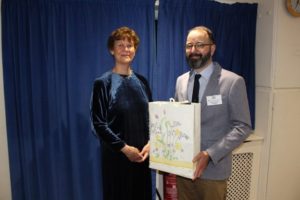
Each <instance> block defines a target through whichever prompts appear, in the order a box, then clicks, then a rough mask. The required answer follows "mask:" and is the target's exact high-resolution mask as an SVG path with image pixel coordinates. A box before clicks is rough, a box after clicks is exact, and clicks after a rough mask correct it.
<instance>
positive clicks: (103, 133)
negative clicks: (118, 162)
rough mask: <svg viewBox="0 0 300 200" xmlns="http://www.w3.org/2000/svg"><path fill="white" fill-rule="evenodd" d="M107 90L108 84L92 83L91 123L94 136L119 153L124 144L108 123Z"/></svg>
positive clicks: (97, 81)
mask: <svg viewBox="0 0 300 200" xmlns="http://www.w3.org/2000/svg"><path fill="white" fill-rule="evenodd" d="M109 90H110V86H109V84H105V83H104V82H103V81H101V80H96V81H95V82H94V87H93V93H92V98H91V110H90V112H91V113H90V114H91V121H92V126H93V129H94V132H95V133H96V135H97V136H98V137H100V138H101V140H102V141H103V142H105V143H106V144H107V145H108V146H109V147H111V148H112V149H113V150H115V151H120V150H121V149H122V148H123V147H124V146H125V142H124V141H123V140H121V139H120V138H119V137H118V136H117V135H116V134H115V133H114V132H113V130H112V129H111V128H110V127H109V122H108V112H109V111H108V108H109V99H110V97H109Z"/></svg>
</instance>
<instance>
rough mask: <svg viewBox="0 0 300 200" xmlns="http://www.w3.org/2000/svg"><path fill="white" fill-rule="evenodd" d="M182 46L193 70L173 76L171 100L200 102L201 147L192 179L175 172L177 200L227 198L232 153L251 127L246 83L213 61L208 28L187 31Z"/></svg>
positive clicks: (212, 39) (211, 40) (213, 46)
mask: <svg viewBox="0 0 300 200" xmlns="http://www.w3.org/2000/svg"><path fill="white" fill-rule="evenodd" d="M185 50H186V60H187V63H188V65H189V66H190V68H191V70H190V71H189V72H187V73H185V74H183V75H181V76H179V77H178V78H177V82H176V94H175V99H176V100H177V101H185V100H189V101H193V102H201V151H200V152H199V153H198V154H197V155H196V156H195V158H194V159H193V162H195V163H196V164H197V167H196V170H195V173H194V179H193V180H191V179H186V178H183V177H179V176H177V188H178V199H179V200H194V199H195V200H196V199H197V200H225V199H226V189H227V179H228V178H229V176H230V174H231V166H232V151H233V150H234V149H235V148H236V147H238V146H239V145H240V144H241V143H242V142H243V141H244V140H245V139H246V138H247V136H248V135H249V134H250V133H251V131H252V130H251V121H250V114H249V106H248V100H247V93H246V86H245V81H244V79H243V78H242V77H241V76H238V75H237V74H235V73H233V72H230V71H227V70H225V69H222V67H221V66H220V65H219V64H218V63H216V62H213V60H212V56H213V55H214V52H215V50H216V44H215V40H214V37H213V33H212V32H211V30H209V29H208V28H206V27H203V26H199V27H195V28H193V29H191V30H190V31H189V33H188V36H187V40H186V46H185ZM199 74H200V75H199ZM195 77H198V78H199V77H200V79H199V80H196V81H195V86H194V79H195ZM198 83H199V84H198ZM199 85H200V86H199ZM193 90H194V91H193Z"/></svg>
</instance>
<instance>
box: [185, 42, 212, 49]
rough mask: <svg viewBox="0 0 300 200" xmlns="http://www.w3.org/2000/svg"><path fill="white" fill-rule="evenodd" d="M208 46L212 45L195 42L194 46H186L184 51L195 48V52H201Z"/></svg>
mask: <svg viewBox="0 0 300 200" xmlns="http://www.w3.org/2000/svg"><path fill="white" fill-rule="evenodd" d="M210 45H213V44H212V43H201V42H197V43H196V44H186V45H185V49H186V50H191V49H192V48H193V47H195V49H196V50H202V49H204V47H206V46H210Z"/></svg>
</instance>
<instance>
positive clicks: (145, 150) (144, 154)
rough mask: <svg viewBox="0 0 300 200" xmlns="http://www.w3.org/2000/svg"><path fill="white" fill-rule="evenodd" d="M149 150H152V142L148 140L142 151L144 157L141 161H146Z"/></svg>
mask: <svg viewBox="0 0 300 200" xmlns="http://www.w3.org/2000/svg"><path fill="white" fill-rule="evenodd" d="M149 151H150V143H149V142H148V143H147V144H146V145H145V146H144V147H143V149H142V151H141V152H140V155H141V156H143V158H142V159H141V160H140V161H139V162H144V161H145V160H146V158H148V156H149Z"/></svg>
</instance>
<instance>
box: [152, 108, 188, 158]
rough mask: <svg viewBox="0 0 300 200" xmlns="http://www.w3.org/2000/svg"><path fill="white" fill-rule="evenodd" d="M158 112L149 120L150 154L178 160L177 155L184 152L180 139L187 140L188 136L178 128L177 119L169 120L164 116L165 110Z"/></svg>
mask: <svg viewBox="0 0 300 200" xmlns="http://www.w3.org/2000/svg"><path fill="white" fill-rule="evenodd" d="M160 114H161V115H159V114H155V115H154V119H153V120H152V121H151V122H150V132H151V137H152V139H151V140H152V141H153V143H151V148H152V150H151V153H152V156H154V157H156V158H159V159H167V160H179V159H180V158H179V157H178V155H179V154H182V153H183V152H184V148H183V146H182V141H183V140H188V139H189V136H188V135H187V134H186V133H184V132H183V131H182V130H180V126H181V123H180V122H179V121H171V120H169V119H168V118H167V117H166V114H167V113H166V111H165V110H163V113H160Z"/></svg>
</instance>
